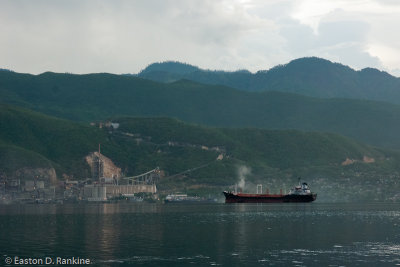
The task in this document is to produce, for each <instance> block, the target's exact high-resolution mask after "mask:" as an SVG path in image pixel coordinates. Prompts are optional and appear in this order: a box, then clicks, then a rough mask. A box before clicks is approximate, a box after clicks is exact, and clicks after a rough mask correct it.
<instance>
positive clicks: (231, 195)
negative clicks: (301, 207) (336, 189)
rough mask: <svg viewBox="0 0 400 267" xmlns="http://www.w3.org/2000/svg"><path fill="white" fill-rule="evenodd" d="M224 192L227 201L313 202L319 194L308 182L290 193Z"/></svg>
mask: <svg viewBox="0 0 400 267" xmlns="http://www.w3.org/2000/svg"><path fill="white" fill-rule="evenodd" d="M257 189H258V188H257ZM261 191H262V190H261ZM223 193H224V195H225V203H284V202H312V201H314V200H316V199H317V194H315V193H312V192H311V190H310V189H309V187H308V185H307V183H302V184H301V185H300V184H299V185H298V186H295V187H294V188H293V189H291V190H290V192H289V193H288V194H282V193H281V194H268V193H267V194H263V193H257V194H248V193H241V192H240V193H238V192H231V191H224V192H223Z"/></svg>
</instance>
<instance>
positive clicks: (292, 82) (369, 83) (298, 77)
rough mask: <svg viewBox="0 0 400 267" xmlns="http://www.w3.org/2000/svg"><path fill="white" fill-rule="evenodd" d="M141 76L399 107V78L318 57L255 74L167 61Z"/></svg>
mask: <svg viewBox="0 0 400 267" xmlns="http://www.w3.org/2000/svg"><path fill="white" fill-rule="evenodd" d="M183 69H184V71H183ZM138 76H139V77H142V78H146V79H150V80H154V81H158V82H173V81H178V80H181V79H186V80H191V81H195V82H200V83H204V84H214V85H216V84H219V85H225V86H229V87H232V88H236V89H240V90H244V91H280V92H290V93H296V94H301V95H307V96H313V97H321V98H354V99H368V100H377V101H387V102H390V103H395V104H400V79H399V78H396V77H393V76H391V75H390V74H388V73H386V72H383V71H379V70H377V69H372V68H365V69H363V70H360V71H355V70H353V69H351V68H349V67H347V66H344V65H342V64H339V63H332V62H330V61H328V60H325V59H321V58H316V57H310V58H300V59H296V60H293V61H291V62H289V63H288V64H285V65H278V66H276V67H274V68H271V69H270V70H262V71H258V72H257V73H255V74H252V73H250V72H248V71H243V70H241V71H235V72H226V71H211V70H203V69H200V68H197V67H195V66H191V65H188V64H183V63H178V62H164V63H155V64H151V65H149V66H148V67H147V68H145V69H144V70H143V71H141V72H140V73H139V74H138Z"/></svg>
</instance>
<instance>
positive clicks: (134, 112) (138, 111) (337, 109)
mask: <svg viewBox="0 0 400 267" xmlns="http://www.w3.org/2000/svg"><path fill="white" fill-rule="evenodd" d="M0 99H1V102H3V103H8V104H13V105H19V106H23V107H26V108H29V109H33V110H36V111H39V112H43V113H46V114H48V115H51V116H56V117H62V118H66V119H72V120H77V121H86V122H89V121H96V120H104V119H106V118H109V117H119V116H168V117H174V118H178V119H181V120H183V121H186V122H191V123H198V124H202V125H209V126H215V127H241V128H242V127H255V128H267V129H298V130H305V131H322V132H333V133H338V134H341V135H345V136H348V137H351V138H354V139H356V140H358V141H361V142H365V143H368V144H372V145H375V146H383V147H387V148H400V139H399V138H398V136H399V135H400V123H399V118H400V106H398V105H394V104H388V103H383V102H374V101H366V100H350V99H318V98H311V97H306V96H301V95H296V94H288V93H279V92H244V91H239V90H235V89H231V88H228V87H223V86H211V85H202V84H197V83H193V82H191V81H179V82H175V83H171V84H162V83H156V82H153V81H148V80H144V79H140V78H137V77H131V76H123V75H112V74H88V75H72V74H57V73H44V74H41V75H37V76H34V75H28V74H18V73H14V72H0ZM372 125H373V126H372Z"/></svg>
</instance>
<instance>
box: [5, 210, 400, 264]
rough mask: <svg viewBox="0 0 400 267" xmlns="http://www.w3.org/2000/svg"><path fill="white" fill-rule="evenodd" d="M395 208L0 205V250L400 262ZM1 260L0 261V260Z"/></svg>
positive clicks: (118, 259)
mask: <svg viewBox="0 0 400 267" xmlns="http://www.w3.org/2000/svg"><path fill="white" fill-rule="evenodd" d="M399 207H400V205H398V204H335V205H333V204H319V203H311V204H310V203H308V204H273V205H271V204H264V205H260V204H258V205H257V204H238V205H225V204H214V205H199V206H195V205H159V204H143V203H140V204H125V203H124V204H87V205H25V206H0V230H1V233H2V234H1V235H2V238H1V239H0V249H1V251H2V252H3V254H4V255H7V256H19V257H46V256H53V257H57V256H59V257H72V256H74V257H82V258H90V259H92V260H94V261H95V262H96V264H97V265H104V266H110V265H121V264H124V265H125V264H132V265H157V266H160V265H161V266H187V265H189V264H191V265H197V266H203V265H225V266H227V265H229V266H231V265H233V266H235V265H236V266H242V265H250V264H254V265H257V266H260V265H261V266H328V265H330V266H374V265H380V266H394V265H396V264H399V265H400V260H399V256H398V255H399V254H400V243H399V241H400V211H399V210H400V209H399ZM0 260H2V259H0Z"/></svg>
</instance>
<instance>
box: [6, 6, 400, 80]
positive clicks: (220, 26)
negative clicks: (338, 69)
mask: <svg viewBox="0 0 400 267" xmlns="http://www.w3.org/2000/svg"><path fill="white" fill-rule="evenodd" d="M399 14H400V5H399V4H397V1H379V2H378V1H373V0H363V1H360V0H350V1H339V0H337V1H336V0H331V1H327V0H325V1H324V0H318V1H316V0H301V1H289V0H271V1H261V0H229V1H228V0H193V1H185V0H164V1H156V0H148V1H128V0H98V1H94V0H88V1H81V0H79V1H78V0H68V1H67V0H60V1H49V0H36V1H22V0H4V1H1V2H0V33H1V35H0V58H1V63H0V64H1V66H0V67H4V68H10V69H14V70H16V71H20V72H30V73H40V72H44V71H48V70H51V71H57V72H74V73H89V72H112V73H127V72H130V73H135V72H138V71H140V69H142V68H144V67H145V66H146V65H148V64H150V63H152V62H155V61H164V60H179V61H183V62H188V63H191V64H194V65H198V66H200V67H202V68H211V69H225V70H236V69H239V68H247V69H250V70H252V71H256V70H259V69H268V68H270V67H273V66H274V65H277V64H283V63H286V62H288V61H290V60H292V59H294V58H297V57H302V56H319V57H325V58H327V59H330V60H334V61H337V62H342V63H344V64H348V65H350V66H352V67H354V68H362V67H366V66H371V67H378V68H386V69H388V70H391V69H399V67H400V66H398V62H399V59H400V58H399V57H398V56H397V54H400V53H397V51H398V49H400V36H398V35H396V34H393V32H395V30H396V29H395V26H396V25H399V23H400V16H399Z"/></svg>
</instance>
